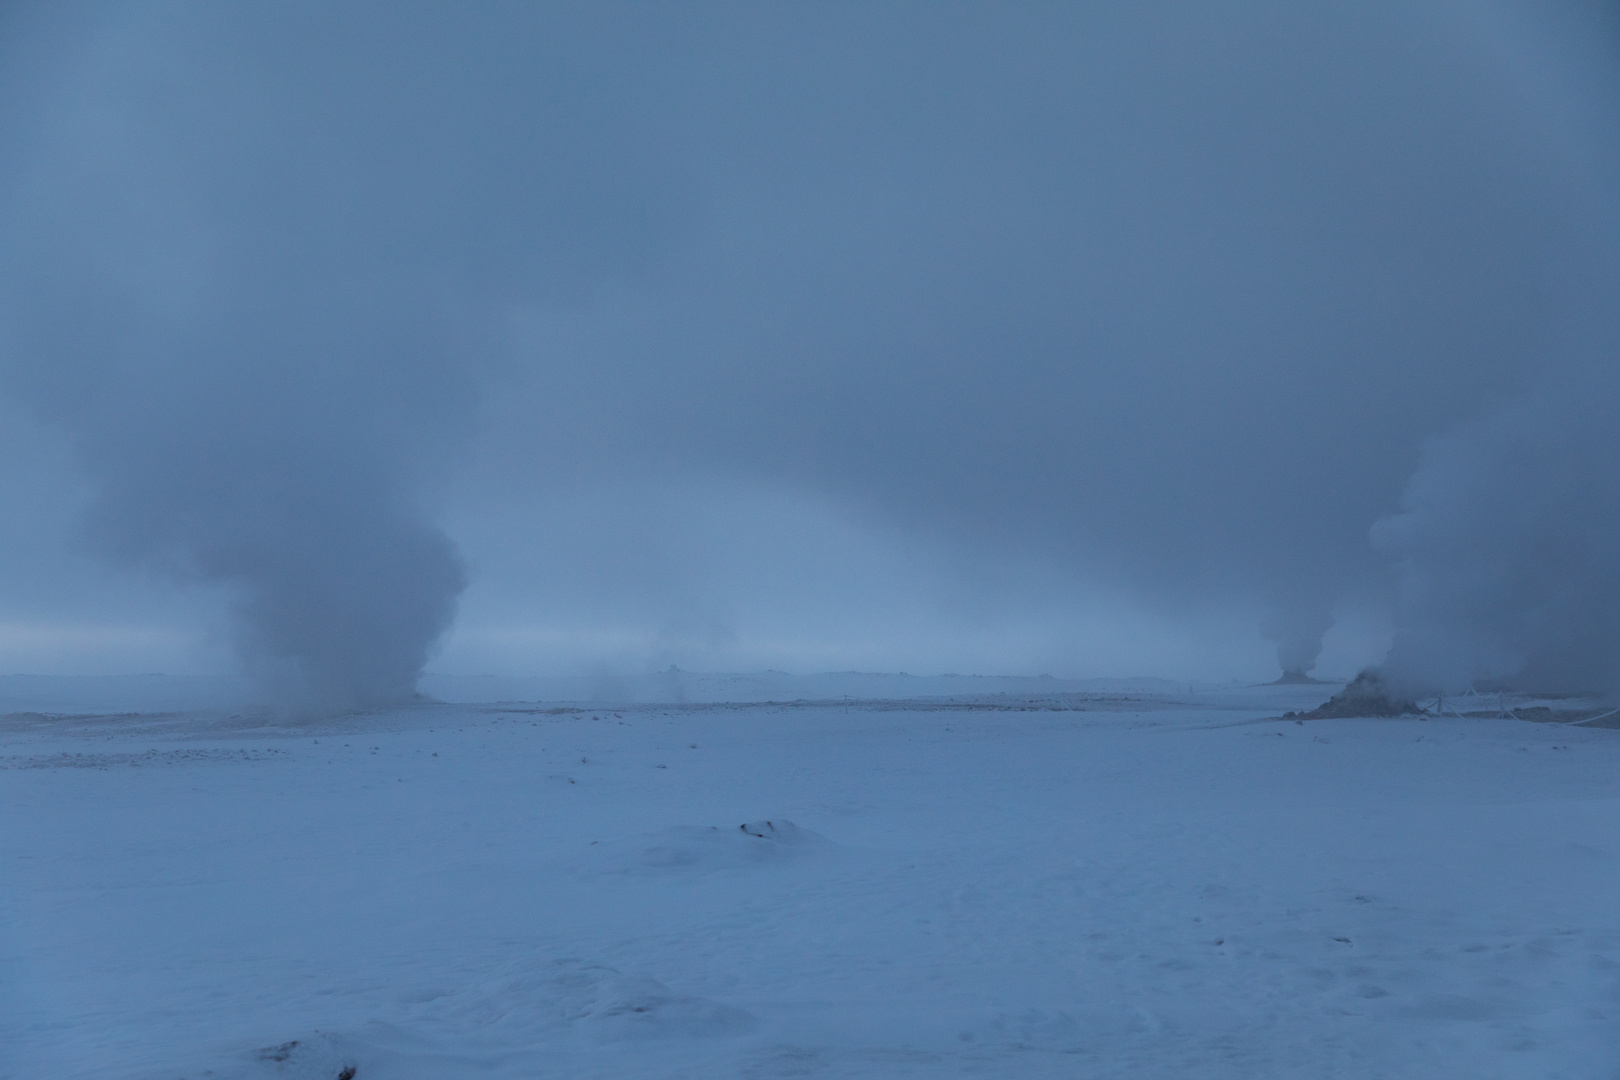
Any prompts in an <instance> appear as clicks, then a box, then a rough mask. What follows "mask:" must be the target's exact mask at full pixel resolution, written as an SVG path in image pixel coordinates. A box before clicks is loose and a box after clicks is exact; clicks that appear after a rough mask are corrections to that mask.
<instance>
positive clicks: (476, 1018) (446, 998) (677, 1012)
mask: <svg viewBox="0 0 1620 1080" xmlns="http://www.w3.org/2000/svg"><path fill="white" fill-rule="evenodd" d="M757 1027H758V1020H757V1019H756V1018H755V1017H754V1016H753V1014H751V1013H749V1012H747V1011H745V1010H743V1009H739V1008H735V1007H733V1006H730V1005H726V1004H724V1003H722V1002H718V1001H713V1000H710V999H708V998H704V997H697V996H694V995H691V994H680V993H677V992H675V991H674V990H671V989H670V988H669V987H668V986H666V985H664V984H663V983H661V982H659V981H658V980H657V979H653V978H649V977H647V976H644V975H628V974H625V973H623V972H620V971H618V970H616V969H614V968H611V967H606V966H603V965H595V964H586V963H583V962H581V961H578V960H559V961H554V962H550V963H545V964H542V965H540V966H538V967H535V966H532V965H515V966H513V967H512V968H509V969H508V971H507V972H506V973H505V974H504V975H503V976H502V977H499V978H496V979H494V980H492V981H489V982H486V983H482V984H479V985H476V986H473V987H469V988H468V989H466V990H464V991H462V992H459V993H452V994H444V995H435V996H433V997H431V998H430V999H429V1000H427V1001H425V1002H423V1003H422V1004H421V1005H420V1007H419V1008H418V1009H417V1010H416V1011H415V1015H413V1016H411V1017H410V1018H409V1023H408V1024H407V1025H406V1026H405V1027H403V1028H402V1027H400V1026H397V1025H395V1024H390V1023H383V1022H380V1021H374V1022H372V1023H368V1024H365V1025H363V1026H362V1027H361V1028H359V1029H357V1030H354V1031H348V1032H343V1031H338V1032H328V1031H321V1032H314V1033H311V1034H306V1035H303V1036H300V1037H298V1038H296V1039H289V1040H288V1041H286V1042H283V1043H276V1044H272V1045H268V1046H261V1047H257V1048H255V1049H252V1050H249V1051H247V1052H246V1053H242V1054H238V1055H236V1059H235V1062H234V1063H233V1064H232V1065H226V1066H223V1067H221V1066H218V1065H215V1066H213V1067H212V1068H209V1069H207V1070H206V1071H205V1072H204V1073H203V1075H208V1076H213V1077H217V1078H220V1080H367V1078H370V1077H378V1078H380V1077H388V1078H390V1080H444V1078H445V1077H451V1076H478V1075H490V1074H495V1075H508V1074H509V1070H510V1068H511V1066H512V1064H513V1063H514V1062H520V1063H521V1062H534V1061H540V1060H555V1059H566V1058H568V1057H569V1056H571V1055H572V1054H574V1053H576V1052H577V1053H583V1054H585V1055H586V1056H587V1057H588V1056H590V1055H591V1054H594V1053H596V1052H598V1051H599V1050H601V1049H604V1048H606V1047H608V1046H610V1045H613V1044H620V1043H632V1044H639V1043H644V1042H646V1041H647V1040H670V1041H673V1042H678V1041H680V1040H688V1039H702V1040H710V1039H717V1038H729V1037H734V1036H739V1035H746V1034H749V1033H751V1032H753V1031H754V1030H755V1029H756V1028H757ZM592 1048H595V1049H592ZM163 1075H165V1076H167V1075H169V1074H163ZM525 1075H526V1073H525ZM152 1080H157V1078H156V1077H153V1078H152Z"/></svg>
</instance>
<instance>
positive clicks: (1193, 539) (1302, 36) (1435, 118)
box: [0, 0, 1620, 702]
mask: <svg viewBox="0 0 1620 1080" xmlns="http://www.w3.org/2000/svg"><path fill="white" fill-rule="evenodd" d="M0 146H4V147H5V150H6V152H5V153H4V154H0V671H5V672H11V671H17V672H39V673H57V674H98V673H99V674H123V673H132V672H140V671H152V670H166V671H175V672H182V673H225V672H243V673H245V674H247V675H248V676H249V677H251V678H253V679H254V680H256V681H257V683H258V685H259V686H260V687H261V688H262V689H263V691H264V692H266V693H269V694H272V695H278V696H286V697H289V698H293V699H315V700H321V701H328V700H330V701H340V702H345V701H370V700H386V699H389V698H392V697H398V696H399V695H400V694H402V693H404V692H408V691H409V689H410V688H411V687H412V686H414V685H415V680H416V679H417V677H418V675H419V674H420V672H421V671H422V669H423V666H424V664H425V665H427V666H428V668H429V669H430V670H433V671H438V672H447V673H451V674H464V675H465V674H484V673H491V674H498V675H512V676H518V675H556V674H590V673H593V672H614V673H621V674H633V673H637V672H643V671H648V670H657V669H661V668H664V667H667V666H668V665H671V664H676V665H679V666H680V667H683V668H687V669H691V670H708V671H745V670H761V669H766V668H776V669H784V670H789V671H794V672H816V671H842V670H864V671H910V672H917V673H925V674H936V673H944V672H958V673H963V674H1028V675H1033V674H1040V673H1051V674H1053V675H1057V676H1059V677H1073V678H1085V677H1104V676H1113V677H1128V676H1139V675H1156V676H1163V677H1168V678H1174V679H1188V678H1194V679H1202V680H1221V681H1224V680H1227V679H1231V678H1239V679H1242V680H1245V681H1262V680H1264V679H1269V678H1272V677H1275V676H1276V675H1277V674H1278V673H1279V671H1281V670H1282V669H1284V668H1291V669H1296V670H1315V671H1316V672H1317V673H1319V674H1322V675H1324V676H1337V677H1347V676H1350V675H1352V674H1354V673H1355V671H1357V670H1359V669H1360V668H1362V667H1363V666H1366V665H1369V664H1382V665H1384V667H1385V669H1386V671H1387V672H1389V674H1390V676H1391V678H1393V679H1395V680H1397V681H1399V682H1400V683H1401V684H1402V685H1404V686H1408V687H1411V688H1421V689H1447V690H1451V689H1457V688H1462V687H1466V686H1469V685H1472V684H1474V683H1476V682H1482V681H1483V682H1489V683H1493V684H1494V683H1500V682H1503V681H1506V682H1509V683H1514V684H1517V685H1523V686H1533V687H1534V688H1536V689H1548V690H1552V689H1569V690H1599V691H1605V692H1612V691H1615V690H1620V541H1617V540H1616V539H1615V537H1616V535H1620V533H1617V526H1620V484H1617V482H1616V478H1617V476H1620V449H1617V443H1616V440H1615V439H1614V438H1613V436H1612V435H1611V434H1610V433H1609V430H1608V427H1607V424H1608V422H1609V421H1611V419H1612V417H1614V416H1615V415H1620V408H1617V407H1620V364H1617V363H1616V359H1617V356H1620V352H1617V345H1620V304H1617V303H1616V301H1615V297H1616V296H1617V295H1620V15H1616V13H1615V11H1614V9H1613V8H1612V6H1609V5H1604V4H1601V3H1597V2H1590V3H1587V2H1578V0H1570V2H1567V3H1561V4H1552V5H1535V4H1529V3H1508V2H1502V3H1473V4H1460V3H1450V2H1445V0H1424V2H1419V3H1412V2H1406V3H1393V2H1390V3H1374V4H1365V3H1354V4H1352V3H1342V4H1322V5H1309V6H1300V5H1290V4H1285V3H1259V2H1250V3H1240V4H1233V5H1225V6H1221V7H1220V8H1218V9H1216V8H1201V7H1193V6H1189V5H1174V4H1168V3H1165V4H1156V3H1149V4H1130V5H1118V6H1112V7H1109V6H1102V5H1093V6H1086V7H1081V6H1078V5H1076V6H1057V5H1052V6H1043V5H1035V4H1027V5H1018V4H1013V5H996V6H983V7H979V6H972V5H939V4H920V3H884V4H871V5H814V6H811V5H806V6H788V5H780V6H760V5H733V4H718V3H716V4H701V5H645V4H639V5H615V4H592V5H579V6H548V7H539V6H533V7H531V6H516V5H514V6H501V7H496V6H468V5H449V4H417V3H409V4H396V3H390V4H368V3H343V4H278V5H251V4H248V5H230V6H222V5H209V4H203V3H162V4H141V5H126V4H105V5H93V6H92V5H86V6H75V7H66V6H61V5H50V4H43V3H39V4H27V3H23V4H12V5H8V6H6V8H5V9H3V10H0Z"/></svg>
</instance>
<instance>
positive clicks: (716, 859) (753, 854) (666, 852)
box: [589, 818, 834, 875]
mask: <svg viewBox="0 0 1620 1080" xmlns="http://www.w3.org/2000/svg"><path fill="white" fill-rule="evenodd" d="M833 846H834V845H833V844H832V842H831V841H829V840H828V839H827V838H826V837H824V836H822V835H820V834H819V833H815V832H812V831H810V830H809V829H801V828H799V827H798V826H797V825H795V824H793V822H791V821H787V820H784V819H782V818H776V819H773V820H770V821H748V822H744V823H743V824H741V825H738V826H736V827H735V828H722V827H720V826H707V827H705V826H692V825H681V826H676V827H675V828H671V829H662V830H660V831H658V832H654V833H647V834H646V835H644V836H639V837H636V838H635V839H633V840H625V841H608V842H604V843H602V844H600V845H598V846H597V847H596V848H595V849H593V852H592V855H593V857H592V858H591V859H590V862H589V868H590V869H591V870H594V871H596V872H599V873H618V874H634V875H654V874H669V873H675V874H679V873H694V872H703V871H714V870H736V869H746V868H749V867H757V866H769V865H780V864H783V863H788V862H793V861H797V860H799V859H804V858H808V857H813V856H815V855H818V854H821V853H823V852H825V851H828V850H830V849H831V848H833Z"/></svg>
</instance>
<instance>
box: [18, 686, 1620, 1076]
mask: <svg viewBox="0 0 1620 1080" xmlns="http://www.w3.org/2000/svg"><path fill="white" fill-rule="evenodd" d="M1326 689H1327V688H1322V687H1309V686H1307V687H1265V688H1252V689H1246V690H1226V691H1221V692H1208V691H1206V692H1201V693H1197V694H1193V695H1186V694H1183V695H1182V696H1180V697H1179V698H1178V697H1176V696H1174V695H1171V694H1147V693H1144V694H1130V693H1117V694H1111V695H1104V694H1054V695H1047V696H1044V697H1042V696H1031V695H1000V696H996V695H987V696H980V697H973V698H960V699H940V698H930V699H916V700H910V701H907V700H886V701H850V702H843V701H839V702H822V703H814V702H801V703H795V704H791V705H783V704H770V705H746V704H731V705H725V704H704V705H688V706H669V705H663V706H661V705H654V704H626V705H620V706H617V707H613V706H603V705H601V704H589V703H587V704H582V705H578V706H574V707H569V708H563V707H558V706H540V705H533V704H530V705H523V704H509V705H506V706H500V705H466V704H463V705H445V704H431V705H421V706H417V707H411V708H405V709H397V710H392V711H384V712H376V713H369V714H360V715H349V716H344V717H339V718H335V719H326V720H320V721H311V722H304V723H298V724H290V723H287V722H285V721H283V722H279V723H277V724H271V723H267V722H266V721H264V720H263V719H262V718H259V719H256V718H255V717H254V716H253V715H251V714H250V715H239V716H238V715H232V714H229V713H224V712H180V713H168V714H161V715H159V714H135V715H121V716H95V715H85V714H78V715H43V714H27V715H16V716H11V717H8V718H6V719H5V720H4V721H0V734H3V739H4V743H3V755H0V799H3V804H0V815H3V822H4V826H3V828H0V858H3V860H4V866H5V868H6V869H5V873H4V874H3V875H0V905H3V906H0V1075H4V1076H7V1077H30V1078H32V1077H41V1078H45V1077H49V1078H55V1080H71V1078H79V1077H128V1078H133V1080H181V1078H186V1080H201V1078H214V1080H270V1078H298V1080H304V1078H308V1080H335V1078H337V1077H340V1076H342V1075H344V1074H345V1073H347V1072H348V1071H349V1070H353V1072H352V1076H353V1078H354V1080H387V1078H402V1080H403V1078H435V1080H438V1078H452V1077H470V1078H478V1077H548V1078H568V1077H627V1078H629V1077H634V1078H659V1077H692V1078H699V1077H701V1078H725V1077H739V1078H766V1077H812V1078H813V1077H829V1078H830V1077H839V1078H844V1077H882V1078H907V1077H945V1076H982V1077H1019V1078H1043V1077H1063V1078H1072V1077H1127V1076H1128V1077H1178V1078H1183V1077H1198V1078H1201V1080H1206V1078H1225V1077H1232V1078H1238V1077H1241V1078H1245V1080H1250V1078H1263V1077H1357V1078H1361V1077H1426V1078H1428V1077H1433V1078H1443V1077H1458V1078H1468V1080H1483V1078H1490V1077H1536V1078H1551V1077H1582V1078H1585V1077H1615V1076H1620V732H1617V731H1613V730H1594V729H1591V728H1578V727H1566V726H1560V725H1555V724H1531V723H1525V722H1521V721H1517V720H1512V719H1494V720H1493V719H1467V720H1464V719H1457V718H1447V719H1429V720H1420V719H1416V718H1407V719H1399V720H1388V719H1385V720H1370V719H1367V720H1332V721H1309V722H1306V723H1296V722H1294V721H1292V720H1284V721H1279V720H1276V719H1274V718H1275V717H1276V716H1277V715H1278V714H1279V713H1281V712H1282V711H1284V710H1287V709H1298V708H1305V707H1310V706H1312V705H1315V704H1317V703H1319V702H1320V701H1321V700H1322V699H1323V698H1324V697H1326V696H1327V694H1326ZM64 712H66V710H64Z"/></svg>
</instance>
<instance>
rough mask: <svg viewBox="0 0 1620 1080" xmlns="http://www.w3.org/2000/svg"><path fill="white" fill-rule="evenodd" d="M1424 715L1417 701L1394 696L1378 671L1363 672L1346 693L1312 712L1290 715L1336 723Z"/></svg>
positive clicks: (1345, 690) (1329, 700)
mask: <svg viewBox="0 0 1620 1080" xmlns="http://www.w3.org/2000/svg"><path fill="white" fill-rule="evenodd" d="M1417 712H1422V710H1421V709H1419V708H1418V706H1417V702H1415V701H1408V700H1406V699H1404V698H1401V697H1398V696H1394V695H1392V694H1391V693H1390V690H1389V687H1387V686H1385V685H1384V681H1383V680H1382V679H1380V678H1379V677H1378V673H1377V672H1376V671H1363V672H1362V673H1361V674H1360V675H1357V676H1356V677H1355V678H1354V679H1353V680H1351V681H1350V683H1349V684H1348V685H1346V686H1345V688H1344V689H1343V690H1340V691H1339V692H1338V693H1337V694H1334V695H1333V696H1332V697H1331V698H1329V699H1328V700H1327V701H1324V702H1323V703H1322V704H1321V705H1318V706H1317V707H1316V708H1314V709H1312V710H1311V711H1310V712H1301V713H1288V714H1286V715H1287V716H1289V717H1291V718H1293V719H1295V720H1336V719H1339V718H1342V717H1352V716H1406V715H1408V714H1411V713H1417Z"/></svg>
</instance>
